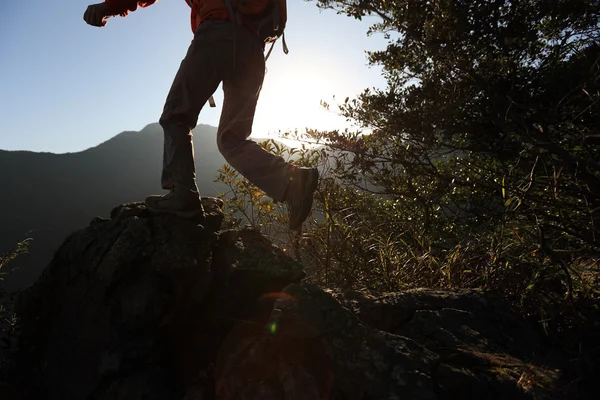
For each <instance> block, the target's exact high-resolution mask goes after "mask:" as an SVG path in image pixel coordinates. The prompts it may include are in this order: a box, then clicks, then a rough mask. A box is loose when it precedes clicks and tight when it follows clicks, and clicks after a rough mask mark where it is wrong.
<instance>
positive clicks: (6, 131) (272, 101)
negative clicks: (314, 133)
mask: <svg viewBox="0 0 600 400" xmlns="http://www.w3.org/2000/svg"><path fill="white" fill-rule="evenodd" d="M88 4H91V3H90V2H88V1H84V0H60V1H48V0H33V1H2V2H0V149H5V150H32V151H49V152H56V153H64V152H73V151H81V150H84V149H86V148H89V147H92V146H96V145H97V144H99V143H101V142H104V141H106V140H108V139H109V138H111V137H113V136H115V135H116V134H118V133H119V132H121V131H124V130H140V129H142V128H143V127H144V126H145V125H147V124H149V123H152V122H156V121H158V118H159V117H160V114H161V111H162V107H163V102H164V99H165V97H166V95H167V92H168V90H169V87H170V85H171V82H172V79H173V77H174V76H175V73H176V71H177V68H178V66H179V63H180V62H181V59H182V58H183V57H184V55H185V52H186V50H187V47H188V45H189V43H190V41H191V39H192V32H191V29H190V22H189V8H188V6H187V5H186V3H185V1H183V0H159V1H158V2H157V3H156V4H154V5H153V6H151V7H148V8H145V9H138V10H137V11H136V12H134V13H132V14H130V15H129V16H128V17H127V18H121V17H116V18H112V19H110V20H109V23H108V25H107V26H106V27H104V28H94V27H91V26H88V25H86V24H85V23H84V21H83V13H84V11H85V9H86V7H87V5H88ZM288 8H289V11H288V13H289V22H288V28H287V30H286V39H287V43H288V46H289V47H290V54H289V55H287V56H286V55H284V54H283V53H282V51H281V47H280V43H278V44H277V45H276V48H275V50H274V51H273V55H272V56H271V58H270V59H269V61H268V64H267V68H268V73H267V75H266V79H265V84H264V86H263V91H262V93H261V98H260V100H259V105H258V108H257V113H256V120H255V124H254V130H253V136H254V137H265V136H267V135H271V134H274V133H275V132H277V131H278V130H284V129H294V128H299V129H302V128H304V127H313V128H319V129H334V128H336V127H342V125H343V124H344V121H343V119H341V118H340V117H337V116H335V115H332V113H327V112H325V111H323V110H321V108H320V106H319V100H325V101H331V100H332V97H333V96H334V95H335V96H336V98H338V99H340V100H343V99H344V98H345V97H346V96H350V97H352V96H354V95H356V94H358V93H360V92H361V91H362V90H363V89H364V88H367V87H382V86H384V85H385V81H384V80H383V78H382V77H381V73H380V69H379V68H369V67H368V66H367V61H366V55H365V50H373V49H379V48H382V47H384V46H385V41H384V39H383V38H382V37H367V35H366V31H367V29H368V27H369V24H370V23H372V22H374V20H373V19H371V20H367V21H362V22H359V21H355V20H353V19H350V18H348V17H345V16H341V15H337V14H336V13H335V12H333V11H331V10H328V11H320V10H319V9H318V8H317V7H316V5H315V2H308V3H306V2H304V1H302V0H288ZM215 98H216V100H217V103H218V107H217V108H216V109H209V108H208V106H206V107H205V108H204V109H203V110H202V113H201V114H200V118H199V123H204V124H209V125H214V126H216V125H217V122H218V117H219V114H220V110H221V108H220V106H221V105H222V92H221V89H220V88H219V90H218V91H217V93H216V95H215Z"/></svg>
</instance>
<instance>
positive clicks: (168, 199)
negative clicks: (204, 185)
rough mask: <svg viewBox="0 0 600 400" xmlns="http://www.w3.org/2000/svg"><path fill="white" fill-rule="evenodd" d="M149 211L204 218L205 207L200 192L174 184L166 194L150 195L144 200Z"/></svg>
mask: <svg viewBox="0 0 600 400" xmlns="http://www.w3.org/2000/svg"><path fill="white" fill-rule="evenodd" d="M144 203H145V204H146V207H147V208H148V210H149V211H151V212H154V213H158V214H173V215H177V216H178V217H182V218H204V208H203V207H202V202H201V201H200V195H199V194H198V192H194V191H191V190H190V189H188V188H186V187H184V186H179V185H174V186H173V188H172V189H171V191H170V192H169V193H167V194H165V195H164V196H150V197H147V198H146V200H145V201H144Z"/></svg>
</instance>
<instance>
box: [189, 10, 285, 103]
mask: <svg viewBox="0 0 600 400" xmlns="http://www.w3.org/2000/svg"><path fill="white" fill-rule="evenodd" d="M192 1H193V0H192ZM221 1H223V2H224V3H225V4H226V6H227V9H228V11H229V15H230V16H231V20H232V22H233V23H234V24H235V23H236V22H237V23H238V24H239V25H243V24H244V22H245V23H249V24H250V25H251V26H252V27H253V28H254V31H255V33H256V34H257V35H258V37H259V38H260V39H261V40H262V41H264V43H265V44H269V43H270V44H271V48H270V49H269V51H268V52H267V55H266V56H265V61H266V60H267V59H268V58H269V56H270V55H271V52H272V51H273V47H274V46H275V42H276V41H277V39H279V38H280V37H281V41H282V46H283V52H284V53H285V54H288V53H289V49H288V47H287V44H286V43H285V35H284V31H285V25H286V23H287V0H221ZM242 21H243V22H242ZM208 103H209V105H210V107H215V106H216V105H215V100H214V98H213V97H212V96H211V97H210V99H209V101H208Z"/></svg>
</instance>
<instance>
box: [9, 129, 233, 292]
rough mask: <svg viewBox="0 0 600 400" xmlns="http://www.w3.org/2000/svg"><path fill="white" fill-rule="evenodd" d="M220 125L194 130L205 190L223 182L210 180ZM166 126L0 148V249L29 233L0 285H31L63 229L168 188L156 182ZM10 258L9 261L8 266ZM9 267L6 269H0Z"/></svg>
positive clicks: (217, 158)
mask: <svg viewBox="0 0 600 400" xmlns="http://www.w3.org/2000/svg"><path fill="white" fill-rule="evenodd" d="M216 132H217V128H215V127H212V126H208V125H199V126H198V127H197V128H196V129H195V130H194V146H195V150H196V173H197V181H198V187H199V188H200V192H201V194H202V196H215V195H216V194H217V193H222V192H225V191H226V190H227V188H226V187H225V185H222V184H219V183H216V182H213V181H214V180H215V177H216V175H217V170H218V168H220V167H221V166H222V165H223V164H225V159H224V158H223V156H221V154H220V153H219V151H218V149H217V144H216ZM162 147H163V131H162V128H161V126H160V125H159V124H157V123H154V124H150V125H148V126H146V127H145V128H144V129H142V130H141V131H138V132H135V131H126V132H122V133H120V134H118V135H117V136H115V137H113V138H112V139H110V140H108V141H106V142H104V143H102V144H100V145H98V146H96V147H93V148H90V149H87V150H85V151H82V152H77V153H67V154H53V153H34V152H29V151H3V150H0V182H2V186H3V188H4V190H3V193H4V195H3V196H1V197H0V255H1V254H3V253H4V252H5V251H7V250H8V249H9V248H11V247H12V246H14V245H15V244H16V243H17V242H18V241H19V240H22V239H24V238H27V237H31V238H33V239H34V241H33V242H32V244H31V246H30V251H29V254H26V255H23V256H22V257H20V258H19V260H18V261H17V262H16V263H15V264H14V265H13V266H12V267H13V268H15V267H17V269H16V270H14V271H12V273H11V274H10V275H9V276H8V277H7V278H6V280H5V282H4V283H3V285H4V288H6V289H8V290H15V289H18V288H23V287H25V286H28V285H30V284H31V283H33V281H34V280H35V279H36V278H37V277H38V276H39V274H40V273H41V271H42V270H43V269H44V268H45V267H46V265H47V264H48V262H49V261H50V259H51V257H52V255H53V253H54V251H55V250H56V249H57V248H58V246H59V245H60V244H61V243H62V242H63V241H64V239H65V238H66V236H67V235H69V234H70V233H72V232H73V231H74V230H76V229H80V228H81V227H84V226H87V225H88V224H89V222H90V221H91V220H92V219H93V218H95V217H97V216H100V217H108V216H109V213H110V210H111V209H112V208H113V207H114V205H115V204H121V203H127V202H132V201H141V200H143V199H144V198H145V197H146V196H148V195H150V194H162V193H165V192H164V191H163V190H162V189H161V186H160V173H161V168H162ZM10 267H11V266H10V265H9V268H10ZM3 272H6V271H3Z"/></svg>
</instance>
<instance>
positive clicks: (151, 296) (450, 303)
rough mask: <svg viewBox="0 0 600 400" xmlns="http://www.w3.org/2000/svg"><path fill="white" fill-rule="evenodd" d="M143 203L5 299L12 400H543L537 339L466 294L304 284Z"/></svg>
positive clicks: (274, 258)
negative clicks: (12, 331) (10, 329)
mask: <svg viewBox="0 0 600 400" xmlns="http://www.w3.org/2000/svg"><path fill="white" fill-rule="evenodd" d="M203 202H204V204H205V209H206V210H207V211H208V212H209V216H208V218H207V220H205V221H201V222H200V221H191V220H185V219H180V218H177V217H172V216H158V215H151V214H149V213H148V211H147V210H146V209H145V207H144V206H143V205H142V204H140V203H132V204H126V205H123V206H120V207H117V208H116V209H115V210H113V212H112V215H111V218H110V219H95V220H94V221H92V223H91V224H90V226H89V227H87V228H85V229H83V230H80V231H78V232H75V233H74V234H72V235H71V236H70V237H69V238H68V239H67V240H66V241H65V243H64V244H63V245H62V246H61V247H60V248H59V249H58V251H57V252H56V254H55V257H54V259H53V261H52V262H51V264H50V265H49V266H48V267H47V268H46V270H45V271H44V273H43V275H42V276H41V277H40V279H39V280H38V281H37V282H36V283H35V284H34V285H33V286H32V287H31V288H29V289H28V290H27V291H25V292H23V293H22V294H21V295H20V296H19V298H18V302H17V307H16V310H17V312H18V315H19V317H20V319H21V323H22V332H21V336H20V341H19V346H20V349H19V360H18V365H19V368H20V369H19V370H18V371H17V373H16V374H15V376H17V377H19V376H20V377H22V378H23V380H22V381H16V382H15V383H16V384H15V386H16V387H18V388H21V389H22V390H21V397H22V398H24V399H49V400H54V399H61V400H63V399H69V400H70V399H77V400H79V399H93V400H109V399H110V400H115V399H116V400H119V399H123V400H125V399H127V400H142V399H144V400H154V399H156V400H158V399H161V400H164V399H178V400H179V399H184V400H196V399H197V400H201V399H202V400H204V399H224V400H225V399H227V400H229V399H239V400H251V399H256V400H258V399H264V400H270V399H282V400H283V399H285V400H292V399H298V400H300V399H339V400H342V399H344V400H346V399H348V400H354V399H356V400H359V399H360V400H367V399H373V400H376V399H377V400H378V399H405V398H406V399H452V398H473V399H474V398H477V399H496V398H536V399H537V398H539V399H542V398H554V397H556V396H558V395H559V394H560V391H559V390H558V389H557V388H556V382H557V381H558V374H557V373H556V372H555V371H553V370H552V369H550V368H548V367H545V368H544V367H541V366H539V365H538V363H537V362H536V360H537V355H538V353H539V340H538V338H537V336H536V333H535V332H534V331H533V330H532V329H531V328H530V327H529V326H528V325H527V324H525V323H524V322H522V321H521V320H520V319H519V317H518V316H517V315H516V314H515V313H514V312H513V311H512V310H511V309H510V308H508V307H507V306H506V305H505V304H503V303H502V302H501V301H499V300H497V299H494V298H492V297H490V296H487V295H485V294H484V293H481V292H476V291H465V292H436V291H426V290H422V291H410V292H403V293H396V294H388V295H385V296H379V297H374V296H369V295H365V294H360V293H345V294H340V293H333V292H329V291H325V290H322V289H320V288H318V287H315V286H312V285H309V284H306V283H302V279H303V277H304V273H303V272H302V269H301V267H300V265H299V264H298V263H296V262H295V261H294V260H292V259H290V258H289V257H287V256H286V254H285V252H284V251H282V250H280V249H279V248H277V247H275V246H273V245H272V244H271V243H270V242H269V241H268V240H267V239H266V238H265V237H263V236H262V235H260V234H259V233H257V232H255V231H252V230H248V229H242V230H221V228H220V224H221V220H222V218H223V215H222V213H221V210H220V207H221V203H220V202H219V201H218V200H216V199H203Z"/></svg>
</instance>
